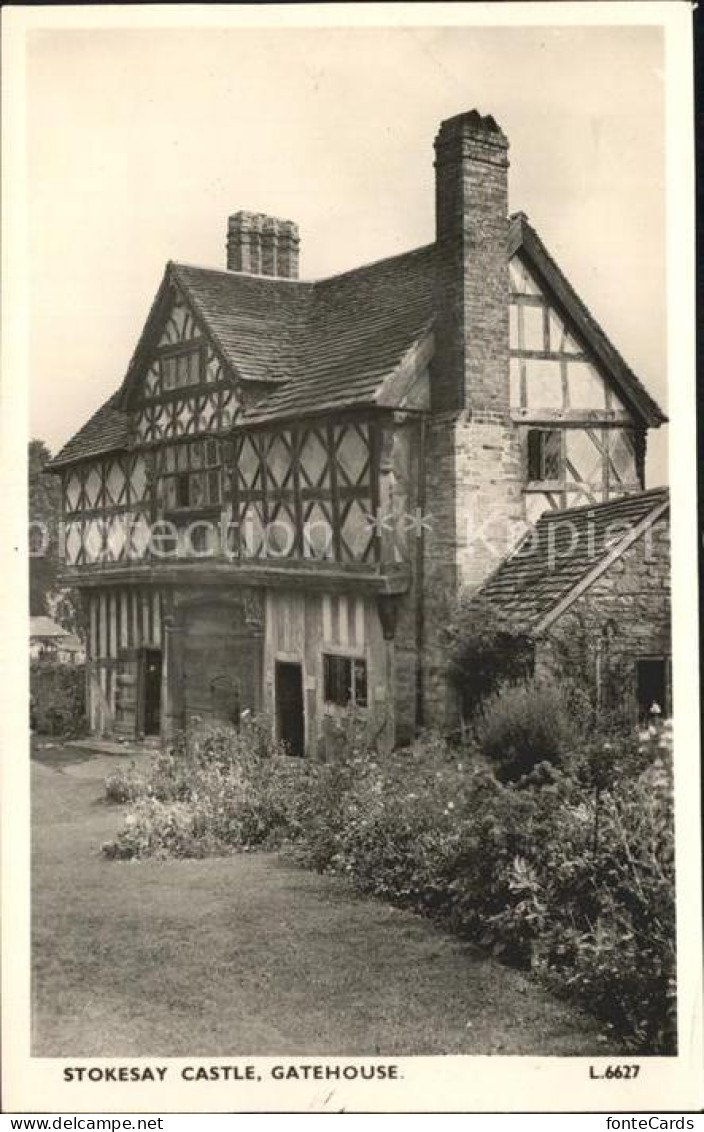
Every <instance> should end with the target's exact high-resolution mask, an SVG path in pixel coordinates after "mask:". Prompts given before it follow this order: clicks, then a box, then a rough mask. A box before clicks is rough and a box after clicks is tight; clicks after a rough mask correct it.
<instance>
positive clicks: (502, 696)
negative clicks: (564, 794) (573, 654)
mask: <svg viewBox="0 0 704 1132" xmlns="http://www.w3.org/2000/svg"><path fill="white" fill-rule="evenodd" d="M573 726H574V721H573V720H571V719H570V716H569V715H568V711H567V704H566V701H565V697H564V694H563V691H562V690H561V689H560V688H558V687H557V685H554V684H547V683H538V682H536V681H526V682H525V683H523V684H516V685H506V684H505V685H504V686H503V687H502V688H501V689H500V690H499V691H498V692H496V693H494V695H492V696H490V697H489V698H488V699H487V700H485V701H484V704H483V706H482V710H481V712H480V714H479V716H478V718H477V719H476V721H475V734H476V737H477V741H478V743H479V746H480V748H481V750H482V751H483V753H484V754H485V755H486V756H487V758H489V759H491V761H492V763H493V764H494V766H495V768H496V774H497V776H498V777H499V778H500V779H501V780H502V781H504V782H505V781H509V780H515V779H517V778H521V777H522V776H523V775H525V774H529V773H530V772H531V771H532V770H533V768H534V767H535V766H537V765H538V763H543V762H548V763H552V764H554V765H559V764H560V763H561V762H562V760H563V757H564V756H565V754H566V753H567V751H568V749H569V748H570V746H571V745H572V744H573V742H574V740H573V735H574V731H573Z"/></svg>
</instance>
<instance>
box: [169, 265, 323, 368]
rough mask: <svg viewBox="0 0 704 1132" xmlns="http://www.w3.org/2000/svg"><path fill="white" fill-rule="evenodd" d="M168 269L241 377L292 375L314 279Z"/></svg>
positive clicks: (196, 269)
mask: <svg viewBox="0 0 704 1132" xmlns="http://www.w3.org/2000/svg"><path fill="white" fill-rule="evenodd" d="M169 268H170V272H171V274H172V275H173V277H174V279H175V280H176V281H177V283H178V284H180V286H181V289H182V290H183V292H184V293H185V296H186V298H188V299H189V300H190V302H191V304H192V306H193V308H194V310H195V312H196V314H198V315H199V316H200V318H201V320H202V321H203V323H204V324H205V326H206V327H207V328H208V330H209V332H210V334H211V336H212V338H213V339H214V340H215V342H216V344H217V345H218V346H219V348H220V351H221V352H222V354H223V356H224V357H225V359H226V361H227V362H229V364H230V366H231V367H232V369H233V371H234V373H235V375H236V376H238V377H240V378H243V379H244V380H246V381H263V382H273V383H278V382H282V381H287V380H288V378H289V377H290V376H291V369H292V366H293V364H294V361H295V355H296V337H297V335H298V333H299V328H300V326H301V324H302V323H303V324H304V325H305V321H306V318H307V312H308V309H309V306H310V300H311V294H312V290H313V287H314V286H315V285H314V284H312V283H305V282H299V281H297V280H291V279H272V278H267V277H266V276H260V275H243V274H240V273H238V272H233V271H216V270H212V269H209V268H205V267H193V266H191V265H189V264H185V263H171V264H169Z"/></svg>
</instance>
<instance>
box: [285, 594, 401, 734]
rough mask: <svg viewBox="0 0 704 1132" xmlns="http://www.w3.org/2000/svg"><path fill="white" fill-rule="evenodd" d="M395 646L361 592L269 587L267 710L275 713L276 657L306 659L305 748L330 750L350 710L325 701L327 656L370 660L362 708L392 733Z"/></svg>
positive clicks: (375, 723)
mask: <svg viewBox="0 0 704 1132" xmlns="http://www.w3.org/2000/svg"><path fill="white" fill-rule="evenodd" d="M391 649H392V645H391V644H390V643H389V642H385V641H384V639H383V635H382V631H381V624H380V621H379V615H378V612H377V609H376V605H375V603H374V602H373V601H372V600H371V599H369V598H365V597H362V596H360V595H358V594H355V593H353V592H350V593H348V594H327V593H314V592H310V591H309V592H305V593H303V592H301V593H298V592H290V591H287V590H268V591H267V594H266V631H265V646H264V710H265V711H266V712H267V713H268V714H270V716H271V718H272V719H275V717H276V704H275V667H276V662H277V661H284V662H289V663H291V662H293V663H297V664H301V666H302V668H303V687H304V703H305V731H306V747H307V750H308V751H309V752H310V753H311V754H313V753H315V752H316V751H318V752H320V753H323V752H325V751H326V750H327V752H328V753H330V746H331V744H334V735H335V732H336V731H337V730H338V728H339V727H341V726H344V721H345V718H346V716H347V711H346V710H345V709H341V708H339V707H337V706H336V705H334V704H332V703H330V702H326V699H325V680H324V657H325V656H340V657H349V658H352V659H359V660H362V661H364V662H365V664H366V701H367V702H366V705H365V706H364V707H363V708H361V709H359V708H358V709H357V710H358V711H359V712H360V715H361V717H362V718H366V719H367V720H368V722H369V725H370V727H372V728H373V729H374V730H376V731H378V732H379V733H380V734H384V735H388V736H392V735H393V730H392V719H391V717H392V715H393V658H392V654H391Z"/></svg>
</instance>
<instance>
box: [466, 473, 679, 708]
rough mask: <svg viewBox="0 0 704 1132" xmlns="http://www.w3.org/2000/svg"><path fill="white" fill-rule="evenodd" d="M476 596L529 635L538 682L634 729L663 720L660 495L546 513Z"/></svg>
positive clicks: (666, 648)
mask: <svg viewBox="0 0 704 1132" xmlns="http://www.w3.org/2000/svg"><path fill="white" fill-rule="evenodd" d="M482 594H483V596H484V597H485V598H487V599H488V600H489V601H490V602H492V603H493V604H495V605H496V606H497V607H498V608H499V609H501V611H502V612H503V613H504V614H506V615H507V617H508V618H509V620H510V622H511V623H512V625H513V627H514V628H515V629H516V631H518V632H520V633H522V634H525V635H526V636H528V637H530V638H532V640H533V642H534V646H533V648H534V658H533V659H534V670H535V674H536V675H537V676H538V677H541V676H542V677H550V678H552V679H564V678H565V677H567V678H569V679H571V680H573V681H575V682H577V683H580V684H582V685H583V686H584V688H585V690H587V691H588V692H589V693H590V694H591V698H592V700H593V702H594V703H595V704H596V705H597V706H598V708H599V709H600V710H601V711H602V712H604V713H606V714H611V713H619V714H620V715H622V716H625V717H626V719H629V718H630V720H631V721H633V722H636V721H638V720H640V721H643V720H647V719H649V718H650V717H651V715H652V714H656V715H658V716H660V717H664V716H668V715H670V714H671V711H672V677H671V609H670V498H669V492H668V490H667V488H655V489H654V490H652V491H645V492H640V493H638V494H635V495H630V496H625V497H624V498H622V499H615V500H610V501H609V502H607V503H600V504H595V505H589V506H587V507H581V508H571V509H568V510H565V511H549V512H546V513H545V514H544V515H542V516H541V517H540V519H539V520H538V522H537V524H536V526H535V528H533V529H532V530H531V531H530V532H529V533H528V534H527V535H526V537H525V539H524V540H523V542H522V543H521V544H520V545H519V546H518V547H517V548H516V550H515V551H514V552H513V554H511V555H510V556H509V557H508V558H507V559H506V560H505V561H504V562H503V563H502V564H501V565H500V566H499V568H498V570H496V571H495V572H494V574H492V575H491V577H490V578H489V579H488V580H487V582H486V583H485V584H484V586H483V587H482Z"/></svg>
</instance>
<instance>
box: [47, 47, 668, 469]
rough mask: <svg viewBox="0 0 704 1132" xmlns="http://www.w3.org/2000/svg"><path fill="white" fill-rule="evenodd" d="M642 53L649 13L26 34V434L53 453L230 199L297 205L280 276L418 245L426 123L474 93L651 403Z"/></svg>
mask: <svg viewBox="0 0 704 1132" xmlns="http://www.w3.org/2000/svg"><path fill="white" fill-rule="evenodd" d="M663 68H664V62H663V45H662V33H661V31H660V30H659V29H658V28H655V27H653V28H645V27H642V28H641V27H601V28H599V27H592V28H575V27H562V28H549V27H548V28H515V27H513V28H506V27H504V28H481V27H455V28H430V27H417V28H413V27H409V28H372V29H364V28H333V29H323V28H311V29H292V28H289V29H284V28H281V27H279V28H269V29H261V28H259V29H255V28H240V29H237V28H222V29H217V30H212V29H206V28H199V29H194V28H182V29H163V28H159V29H154V28H150V29H128V30H124V29H112V30H103V29H99V30H87V29H86V30H63V29H60V30H59V29H52V30H40V31H32V32H31V33H30V35H29V48H28V65H27V139H28V174H29V177H28V182H29V185H28V214H29V230H30V237H29V243H30V247H29V285H30V366H31V429H32V435H33V436H35V437H39V438H41V439H44V440H45V441H46V442H47V443H48V445H49V447H50V448H51V449H52V450H54V451H56V450H57V449H58V448H59V447H60V446H61V445H62V444H63V443H64V442H65V441H66V440H67V439H68V438H69V436H71V435H72V434H73V433H74V432H75V431H76V430H77V429H78V428H79V427H80V426H81V425H82V424H83V423H84V422H85V420H87V418H88V417H89V415H90V414H91V413H92V412H93V411H94V410H95V409H96V408H97V407H98V406H99V405H100V404H101V403H102V402H103V401H104V400H105V398H106V397H107V396H109V394H110V393H112V392H113V391H114V390H115V389H116V388H117V387H118V386H119V384H120V382H121V381H122V378H123V376H124V374H125V371H126V368H127V365H128V363H129V360H130V357H131V355H132V351H133V349H134V347H135V345H136V342H137V338H138V336H139V334H140V332H141V329H142V327H143V325H144V321H145V319H146V316H147V313H148V311H149V307H150V305H151V302H152V299H153V297H154V294H155V292H156V289H157V287H158V285H159V282H160V280H161V277H162V274H163V271H164V266H165V263H166V261H167V260H168V259H175V260H180V261H182V262H187V263H195V264H203V265H207V266H215V267H218V266H223V267H224V264H225V235H226V226H227V216H228V215H229V214H230V213H232V212H236V211H237V210H238V209H241V208H244V209H251V210H253V211H259V212H266V213H269V214H272V215H275V216H282V217H286V218H289V219H292V220H295V221H297V223H298V224H299V226H300V230H301V274H302V276H303V277H304V278H319V277H324V276H326V275H330V274H334V273H337V272H341V271H345V270H347V269H349V268H351V267H355V266H357V265H359V264H361V263H366V262H371V261H374V260H377V259H381V258H383V257H385V256H388V255H394V254H395V253H397V252H402V251H405V250H408V249H409V248H412V247H417V246H420V245H422V244H426V243H429V242H431V241H432V240H433V238H434V180H433V139H434V137H435V134H436V132H437V128H438V125H439V123H440V122H441V120H442V119H443V118H447V117H450V116H452V115H454V114H457V113H459V112H461V111H463V110H469V109H472V108H474V107H476V108H477V109H479V110H480V111H481V112H482V113H491V114H493V115H494V117H495V118H496V119H497V121H498V122H499V124H500V125H501V127H502V128H503V130H504V132H505V133H506V135H507V136H508V138H509V142H510V147H511V148H510V160H511V169H510V179H509V195H510V208H511V210H512V211H516V210H519V209H520V210H522V211H524V212H526V213H527V214H528V216H529V218H530V220H531V222H532V223H533V225H534V226H535V227H536V228H537V230H538V232H539V233H540V235H541V238H542V239H543V241H544V242H545V244H546V245H547V247H548V248H549V250H550V251H551V252H552V254H553V255H554V257H555V258H556V259H557V261H558V263H559V264H560V266H561V267H562V269H563V271H564V272H565V273H566V274H567V276H568V277H569V279H570V281H571V282H572V284H573V286H574V287H575V288H576V290H577V291H578V293H579V294H580V295H581V297H582V298H583V299H584V301H585V302H586V303H587V305H588V306H589V308H590V309H591V311H592V313H593V314H594V315H595V316H596V317H597V319H598V320H599V321H600V323H601V325H602V326H603V328H604V329H605V330H606V332H607V334H608V335H609V336H610V337H611V339H612V341H613V342H614V343H615V345H616V346H617V347H618V349H619V350H620V351H621V353H622V354H623V355H624V357H625V358H626V360H627V361H628V362H629V364H630V365H631V367H632V368H633V369H634V370H635V372H636V373H637V374H638V375H639V377H640V378H641V380H642V381H643V382H644V383H645V385H646V386H647V388H648V389H649V391H650V392H651V394H652V395H653V396H654V397H655V398H656V400H657V401H658V402H659V403H660V404H661V405H662V406H663V408H664V409H665V410H666V409H667V388H666V385H667V375H666V319H665V309H666V307H665V230H664V219H665V218H664V204H665V200H664V195H665V194H664V74H663ZM647 477H648V485H649V486H654V485H655V484H658V483H662V482H665V481H666V479H667V456H666V429H660V430H659V432H653V433H651V436H650V441H649V451H648V467H647Z"/></svg>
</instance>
